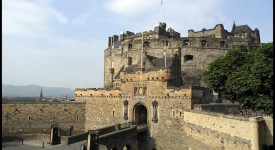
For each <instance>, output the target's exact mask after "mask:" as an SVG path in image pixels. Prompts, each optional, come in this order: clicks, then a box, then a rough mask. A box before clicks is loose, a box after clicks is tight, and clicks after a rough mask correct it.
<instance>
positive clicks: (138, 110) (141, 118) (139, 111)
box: [133, 103, 147, 125]
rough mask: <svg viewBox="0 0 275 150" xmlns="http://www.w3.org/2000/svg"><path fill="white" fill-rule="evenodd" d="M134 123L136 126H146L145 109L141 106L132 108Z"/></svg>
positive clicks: (137, 105)
mask: <svg viewBox="0 0 275 150" xmlns="http://www.w3.org/2000/svg"><path fill="white" fill-rule="evenodd" d="M133 114H134V123H135V124H136V125H143V124H147V108H146V107H145V106H144V105H143V104H140V103H138V104H136V105H135V107H134V113H133Z"/></svg>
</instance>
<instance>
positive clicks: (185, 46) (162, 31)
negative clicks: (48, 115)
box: [2, 22, 273, 150]
mask: <svg viewBox="0 0 275 150" xmlns="http://www.w3.org/2000/svg"><path fill="white" fill-rule="evenodd" d="M239 45H246V46H247V47H248V49H251V48H253V47H258V46H259V45H260V34H259V30H258V29H255V30H252V29H251V28H250V27H249V26H248V25H241V26H236V24H235V23H234V24H233V27H232V30H231V32H228V31H227V30H225V29H224V27H223V25H222V24H218V25H216V26H215V27H214V28H213V29H209V30H206V29H202V30H201V31H198V32H194V31H193V30H189V31H188V37H181V36H180V33H178V32H176V31H175V30H173V29H172V28H168V29H166V23H163V22H161V23H159V25H158V26H156V27H155V28H154V30H150V31H145V32H142V33H136V34H135V33H133V32H130V31H126V32H125V33H124V32H122V33H121V34H120V35H119V36H118V35H113V36H112V37H109V38H108V47H107V48H106V49H105V50H104V88H98V89H96V88H84V89H81V88H77V89H75V99H76V102H75V104H77V105H78V106H75V104H73V103H66V105H64V106H60V105H59V106H58V107H59V108H58V109H59V110H58V111H59V113H60V114H58V115H57V116H56V118H58V119H56V118H55V120H53V121H52V122H55V123H59V124H60V128H66V124H70V125H74V130H78V131H79V132H87V131H88V130H91V129H100V128H104V127H108V126H112V125H114V124H127V123H128V124H131V125H135V126H137V128H138V129H141V128H144V129H146V130H144V131H143V132H141V131H140V132H141V133H139V132H138V133H136V136H135V137H136V140H138V142H137V143H135V142H133V143H135V144H133V145H131V144H130V143H128V145H131V147H132V149H147V150H153V149H157V150H159V149H164V150H168V149H169V150H176V149H249V150H250V149H251V150H258V149H260V148H261V147H262V146H263V145H268V146H269V145H273V142H272V137H273V133H272V132H271V131H273V123H272V120H273V119H270V118H266V117H250V118H243V117H236V116H232V114H238V113H239V108H238V105H236V104H221V103H220V104H219V103H218V104H212V103H213V92H212V91H210V90H209V89H207V88H205V87H204V84H205V83H204V81H203V80H202V73H203V71H204V70H206V68H207V65H208V64H209V63H210V62H211V61H213V60H214V59H215V58H217V57H218V56H222V55H224V54H226V52H228V51H229V50H230V49H232V48H235V47H237V46H239ZM14 105H15V104H14ZM14 105H13V106H7V105H6V107H5V106H4V107H5V109H4V110H5V111H4V114H3V112H2V117H3V116H4V118H6V121H5V120H4V126H5V127H6V128H7V129H9V128H11V127H10V126H8V125H7V124H8V123H7V122H8V120H9V118H8V117H7V116H6V115H7V113H6V112H8V111H10V110H11V109H12V108H13V107H15V106H14ZM41 105H43V104H41ZM44 105H46V104H44ZM72 106H73V107H72ZM16 107H17V108H19V106H18V105H17V106H16ZM21 107H22V106H20V108H21ZM37 107H38V108H40V107H42V106H37ZM62 107H64V112H62V109H63V108H62ZM67 107H70V108H69V110H70V111H68V109H67ZM75 107H76V108H77V107H79V108H80V109H78V110H75ZM2 108H3V106H2ZM65 108H66V112H65ZM202 110H212V111H216V112H219V113H213V112H205V111H202ZM51 111H56V110H51ZM68 112H69V113H70V114H69V115H68V114H67V113H68ZM74 113H75V114H74ZM222 113H223V114H222ZM225 113H227V115H225ZM228 113H229V114H230V115H228ZM59 115H60V116H59ZM62 115H63V117H61V116H62ZM58 116H59V117H58ZM64 116H70V117H69V118H70V119H69V121H68V120H67V122H66V123H64V122H63V121H64ZM76 118H77V119H76ZM5 123H6V124H5ZM2 125H3V123H2ZM40 130H41V131H42V129H40ZM10 131H11V132H12V130H10ZM14 131H15V130H14ZM2 132H3V128H2ZM4 132H5V133H6V131H4ZM44 132H46V130H44ZM7 134H8V133H7ZM112 146H113V147H110V146H107V148H108V149H111V148H112V149H115V148H116V149H122V147H123V145H119V144H117V145H115V143H113V145H112Z"/></svg>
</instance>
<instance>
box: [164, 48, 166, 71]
mask: <svg viewBox="0 0 275 150" xmlns="http://www.w3.org/2000/svg"><path fill="white" fill-rule="evenodd" d="M164 58H165V68H166V49H165V55H164Z"/></svg>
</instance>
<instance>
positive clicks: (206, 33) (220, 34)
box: [188, 24, 231, 38]
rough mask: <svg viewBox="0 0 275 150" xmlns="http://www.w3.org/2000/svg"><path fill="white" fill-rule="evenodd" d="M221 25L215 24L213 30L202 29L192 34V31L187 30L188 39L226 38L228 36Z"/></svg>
mask: <svg viewBox="0 0 275 150" xmlns="http://www.w3.org/2000/svg"><path fill="white" fill-rule="evenodd" d="M230 35H231V33H229V32H228V31H227V30H225V29H224V27H223V25H222V24H217V25H216V26H215V27H214V28H213V29H205V28H203V29H202V30H201V31H197V32H194V30H193V29H191V30H188V37H210V38H227V37H228V36H230Z"/></svg>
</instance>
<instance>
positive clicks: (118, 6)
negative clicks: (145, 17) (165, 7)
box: [105, 0, 160, 16]
mask: <svg viewBox="0 0 275 150" xmlns="http://www.w3.org/2000/svg"><path fill="white" fill-rule="evenodd" d="M158 1H159V0H108V1H107V2H106V3H105V8H106V9H107V10H109V11H111V12H114V13H117V14H120V15H125V16H129V15H136V14H143V13H145V12H149V11H150V9H151V8H153V7H154V6H156V5H157V2H158ZM158 4H159V6H160V1H159V3H158Z"/></svg>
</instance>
